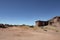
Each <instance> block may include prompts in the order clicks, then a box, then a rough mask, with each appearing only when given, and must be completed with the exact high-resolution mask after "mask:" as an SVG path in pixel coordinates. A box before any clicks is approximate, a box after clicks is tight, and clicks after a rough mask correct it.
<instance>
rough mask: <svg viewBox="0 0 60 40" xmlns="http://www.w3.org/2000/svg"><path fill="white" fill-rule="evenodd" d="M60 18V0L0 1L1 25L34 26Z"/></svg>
mask: <svg viewBox="0 0 60 40" xmlns="http://www.w3.org/2000/svg"><path fill="white" fill-rule="evenodd" d="M54 16H60V0H0V23H4V24H5V23H6V24H27V25H34V22H35V20H44V21H46V20H49V19H51V18H53V17H54Z"/></svg>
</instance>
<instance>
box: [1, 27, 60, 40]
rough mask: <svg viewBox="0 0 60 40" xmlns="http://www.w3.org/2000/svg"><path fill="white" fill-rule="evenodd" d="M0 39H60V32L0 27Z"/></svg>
mask: <svg viewBox="0 0 60 40" xmlns="http://www.w3.org/2000/svg"><path fill="white" fill-rule="evenodd" d="M0 40H60V34H59V33H49V32H35V31H31V30H22V29H20V28H7V29H0Z"/></svg>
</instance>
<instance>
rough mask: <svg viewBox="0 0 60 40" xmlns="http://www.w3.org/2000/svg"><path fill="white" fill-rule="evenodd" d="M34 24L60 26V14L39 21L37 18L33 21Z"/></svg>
mask: <svg viewBox="0 0 60 40" xmlns="http://www.w3.org/2000/svg"><path fill="white" fill-rule="evenodd" d="M35 25H36V26H38V27H40V26H46V25H51V26H54V27H59V26H60V16H56V17H54V18H52V19H50V20H48V21H41V20H37V21H35Z"/></svg>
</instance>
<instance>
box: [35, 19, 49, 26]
mask: <svg viewBox="0 0 60 40" xmlns="http://www.w3.org/2000/svg"><path fill="white" fill-rule="evenodd" d="M35 24H36V26H38V27H40V26H46V25H48V21H40V20H38V21H35Z"/></svg>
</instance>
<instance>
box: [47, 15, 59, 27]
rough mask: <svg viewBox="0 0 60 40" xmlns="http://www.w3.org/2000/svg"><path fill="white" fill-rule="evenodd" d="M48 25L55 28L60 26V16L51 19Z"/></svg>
mask: <svg viewBox="0 0 60 40" xmlns="http://www.w3.org/2000/svg"><path fill="white" fill-rule="evenodd" d="M48 24H49V25H52V26H55V27H58V26H60V16H56V17H54V18H52V19H50V20H49V23H48Z"/></svg>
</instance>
